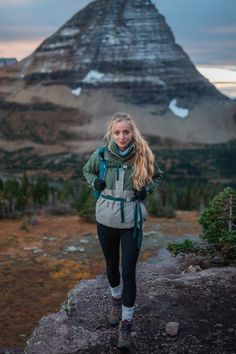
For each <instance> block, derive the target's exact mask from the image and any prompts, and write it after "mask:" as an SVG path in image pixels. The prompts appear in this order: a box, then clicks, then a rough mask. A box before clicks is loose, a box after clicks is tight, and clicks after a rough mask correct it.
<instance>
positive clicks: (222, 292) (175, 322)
mask: <svg viewBox="0 0 236 354" xmlns="http://www.w3.org/2000/svg"><path fill="white" fill-rule="evenodd" d="M193 261H194V258H193V256H185V257H184V258H183V256H178V257H177V258H172V257H171V258H167V259H164V260H162V261H160V259H158V258H157V257H154V258H152V259H151V260H149V261H148V262H146V263H143V264H140V265H139V270H138V276H137V278H138V285H139V287H138V296H137V305H136V312H135V318H134V325H133V331H132V343H133V344H132V346H133V349H132V351H131V352H132V353H142V354H143V353H162V354H170V353H175V354H190V353H191V354H209V353H214V354H233V353H235V351H236V341H235V336H236V303H235V286H236V268H235V267H225V268H209V269H205V270H202V271H198V272H194V273H183V272H182V271H183V270H184V269H185V268H186V267H187V266H188V265H190V264H191V262H193ZM195 261H196V259H195ZM110 305H111V300H110V295H109V291H108V284H107V280H106V278H105V276H100V277H98V278H96V279H94V280H87V281H82V282H81V283H80V284H79V285H78V286H77V287H76V288H75V289H74V290H72V291H71V292H70V293H69V296H68V300H67V301H66V302H65V303H64V304H63V305H62V307H61V310H60V312H58V313H54V314H50V315H48V316H46V317H43V318H42V320H41V321H40V323H39V326H38V327H37V328H36V329H35V331H34V333H33V334H32V337H31V338H30V340H29V341H28V344H27V347H26V350H25V353H26V354H46V353H51V354H59V353H61V354H63V353H64V354H70V353H71V354H72V353H73V354H75V353H77V354H79V353H81V354H82V353H83V354H86V353H89V354H91V353H94V354H95V353H101V354H102V353H104V354H105V353H119V351H118V350H117V348H116V341H117V329H116V328H115V329H114V328H110V327H109V326H108V324H107V313H108V311H109V307H110Z"/></svg>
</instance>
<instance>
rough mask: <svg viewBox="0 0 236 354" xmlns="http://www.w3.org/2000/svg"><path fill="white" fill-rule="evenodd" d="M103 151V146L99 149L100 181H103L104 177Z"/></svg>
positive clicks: (104, 148) (104, 162)
mask: <svg viewBox="0 0 236 354" xmlns="http://www.w3.org/2000/svg"><path fill="white" fill-rule="evenodd" d="M105 150H106V147H105V146H101V147H100V148H99V178H101V179H105V175H106V161H105V159H104V155H105Z"/></svg>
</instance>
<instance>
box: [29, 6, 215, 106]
mask: <svg viewBox="0 0 236 354" xmlns="http://www.w3.org/2000/svg"><path fill="white" fill-rule="evenodd" d="M24 79H25V80H26V81H27V82H30V83H33V82H37V81H41V82H42V81H43V82H45V83H51V84H52V83H57V84H66V85H69V86H70V87H72V88H73V87H78V86H79V87H81V88H83V87H87V88H88V87H89V86H96V87H109V88H110V89H111V90H112V91H113V93H115V94H117V95H118V96H120V97H123V98H124V99H125V100H126V101H130V102H135V103H138V104H142V103H160V102H169V101H170V99H171V98H175V97H176V96H178V97H179V98H185V97H186V96H187V97H188V100H189V98H190V97H191V96H193V97H196V96H206V95H207V96H217V94H218V95H219V93H218V91H216V90H215V88H214V87H213V86H212V85H210V84H209V82H208V81H207V80H206V79H205V78H203V77H202V76H201V75H200V74H199V72H198V71H197V70H196V69H195V67H194V65H193V64H192V63H191V61H190V59H189V58H188V56H187V55H186V54H185V52H184V51H183V49H182V48H181V47H180V46H179V45H177V44H176V43H175V39H174V36H173V34H172V31H171V29H170V28H169V26H168V25H167V24H166V22H165V19H164V17H163V16H162V15H160V14H159V12H158V10H157V9H156V7H155V6H154V5H153V4H152V2H151V1H150V0H97V1H94V2H92V3H91V4H90V5H88V6H87V7H86V8H85V9H83V10H82V11H80V12H78V13H77V14H76V15H75V16H74V17H73V18H72V19H70V20H69V21H68V22H67V23H66V24H65V25H64V26H62V27H61V28H60V29H59V30H58V31H57V32H56V33H55V34H54V35H52V36H51V37H50V38H48V39H47V40H46V41H44V42H43V43H42V45H41V46H40V47H39V48H38V49H37V50H36V52H35V53H34V55H33V56H32V57H31V58H30V61H29V62H27V65H26V68H25V70H24Z"/></svg>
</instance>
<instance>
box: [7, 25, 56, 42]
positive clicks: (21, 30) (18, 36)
mask: <svg viewBox="0 0 236 354" xmlns="http://www.w3.org/2000/svg"><path fill="white" fill-rule="evenodd" d="M54 31H56V28H55V27H54V26H50V25H48V26H43V27H38V26H32V25H25V26H22V25H20V24H15V25H6V24H5V25H0V41H2V42H8V41H16V40H23V39H25V40H33V39H34V38H35V39H37V38H38V37H48V35H49V33H53V32H54Z"/></svg>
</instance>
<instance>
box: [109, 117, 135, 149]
mask: <svg viewBox="0 0 236 354" xmlns="http://www.w3.org/2000/svg"><path fill="white" fill-rule="evenodd" d="M132 138H133V133H132V131H131V128H130V125H129V124H128V123H126V122H122V121H121V122H118V123H115V124H114V126H113V128H112V139H113V140H114V142H115V143H116V145H117V146H118V147H119V149H120V150H121V151H124V150H125V149H126V148H127V146H128V145H129V143H130V142H131V140H132Z"/></svg>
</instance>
